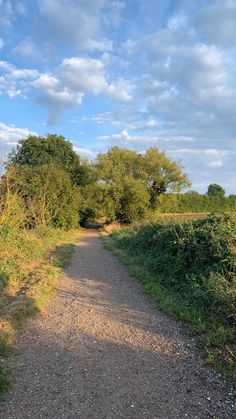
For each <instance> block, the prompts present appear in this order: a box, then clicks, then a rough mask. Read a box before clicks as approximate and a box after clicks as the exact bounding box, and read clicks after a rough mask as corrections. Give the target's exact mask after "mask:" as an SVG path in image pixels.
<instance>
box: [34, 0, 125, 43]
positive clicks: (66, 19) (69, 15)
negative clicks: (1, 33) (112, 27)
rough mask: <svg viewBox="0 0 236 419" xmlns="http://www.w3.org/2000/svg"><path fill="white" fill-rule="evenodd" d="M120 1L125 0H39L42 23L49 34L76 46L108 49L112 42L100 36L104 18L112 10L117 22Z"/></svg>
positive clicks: (46, 33)
mask: <svg viewBox="0 0 236 419" xmlns="http://www.w3.org/2000/svg"><path fill="white" fill-rule="evenodd" d="M119 4H122V3H121V2H118V1H113V2H110V1H109V0H87V1H80V2H78V1H77V0H70V1H68V0H60V1H58V0H38V6H39V12H40V14H41V16H42V18H43V19H42V20H41V21H40V24H41V25H44V34H45V35H46V36H47V38H50V37H51V38H52V39H53V41H54V42H55V41H56V42H58V41H59V42H63V43H67V44H71V45H73V46H74V47H76V48H77V49H91V50H93V49H94V50H104V51H109V50H111V49H112V42H111V41H110V40H108V39H106V38H103V37H102V36H101V22H102V19H103V16H104V13H105V12H106V14H107V13H108V12H110V13H111V15H110V16H111V19H112V20H114V24H115V23H117V19H118V16H119V15H120V10H119V7H118V5H119ZM115 6H116V9H117V10H116V13H115V11H114V10H113V9H114V7H115ZM115 16H116V17H117V18H116V20H115Z"/></svg>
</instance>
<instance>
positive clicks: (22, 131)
mask: <svg viewBox="0 0 236 419" xmlns="http://www.w3.org/2000/svg"><path fill="white" fill-rule="evenodd" d="M30 134H34V135H36V134H35V133H34V132H32V131H30V130H28V128H17V127H15V126H14V125H6V124H3V123H1V122H0V142H2V143H5V144H7V145H9V146H14V145H16V144H17V143H18V141H19V140H21V139H23V138H27V137H28V136H29V135H30Z"/></svg>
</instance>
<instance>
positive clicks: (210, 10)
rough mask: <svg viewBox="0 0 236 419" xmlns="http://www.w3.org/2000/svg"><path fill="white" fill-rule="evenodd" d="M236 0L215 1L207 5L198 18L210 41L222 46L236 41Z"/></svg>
mask: <svg viewBox="0 0 236 419" xmlns="http://www.w3.org/2000/svg"><path fill="white" fill-rule="evenodd" d="M235 22H236V1H235V0H224V1H214V2H213V4H210V5H209V6H207V7H205V8H204V9H203V11H202V13H201V15H200V17H199V18H198V20H197V26H198V28H199V29H200V30H201V31H202V32H203V33H204V34H206V35H207V37H208V38H209V40H210V42H213V43H214V44H219V45H222V46H230V45H233V44H235V43H236V24H235Z"/></svg>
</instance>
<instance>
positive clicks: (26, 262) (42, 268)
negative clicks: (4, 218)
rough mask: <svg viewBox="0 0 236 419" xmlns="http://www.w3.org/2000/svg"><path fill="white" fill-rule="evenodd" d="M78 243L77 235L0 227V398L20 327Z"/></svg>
mask: <svg viewBox="0 0 236 419" xmlns="http://www.w3.org/2000/svg"><path fill="white" fill-rule="evenodd" d="M77 239H78V231H69V232H66V231H63V230H59V229H54V228H50V227H43V226H41V227H39V228H37V229H34V230H31V231H27V230H25V229H21V228H17V227H16V226H15V227H14V228H13V226H12V225H10V224H8V223H3V224H2V226H1V227H0V356H1V361H0V397H1V395H2V394H4V392H5V390H6V388H7V386H8V383H9V379H8V374H7V373H6V368H5V366H4V365H5V357H6V356H7V355H8V353H9V352H10V350H11V348H12V345H13V343H14V341H15V339H16V336H17V334H18V330H19V327H20V326H21V325H22V323H23V322H24V321H25V320H26V319H27V318H28V317H29V316H32V315H34V314H36V313H38V312H40V311H41V310H42V309H43V307H44V305H45V304H46V302H47V300H48V298H49V296H50V295H51V294H52V292H53V289H54V287H55V285H56V282H57V280H58V278H59V276H60V273H61V271H62V269H63V267H65V266H66V265H67V264H68V262H69V260H70V256H71V254H72V252H73V249H74V245H73V243H75V241H76V240H77Z"/></svg>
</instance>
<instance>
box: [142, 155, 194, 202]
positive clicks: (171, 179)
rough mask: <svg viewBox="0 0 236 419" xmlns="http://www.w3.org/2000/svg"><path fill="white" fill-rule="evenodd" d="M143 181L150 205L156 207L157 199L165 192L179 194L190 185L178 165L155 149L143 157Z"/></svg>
mask: <svg viewBox="0 0 236 419" xmlns="http://www.w3.org/2000/svg"><path fill="white" fill-rule="evenodd" d="M142 160H143V170H142V173H144V179H145V183H146V186H147V189H148V190H149V194H150V204H151V207H152V208H155V207H156V202H157V197H158V196H159V195H161V194H163V193H165V192H167V191H169V192H180V191H181V190H182V189H184V188H186V187H187V186H190V185H191V183H190V181H189V180H188V177H187V175H186V174H185V173H183V172H182V167H181V165H180V164H179V163H176V162H174V161H172V160H171V159H170V158H168V157H167V156H166V155H165V153H162V152H160V151H159V150H158V149H157V148H156V147H152V148H149V149H148V150H147V151H146V152H145V154H144V155H143V158H142Z"/></svg>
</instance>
